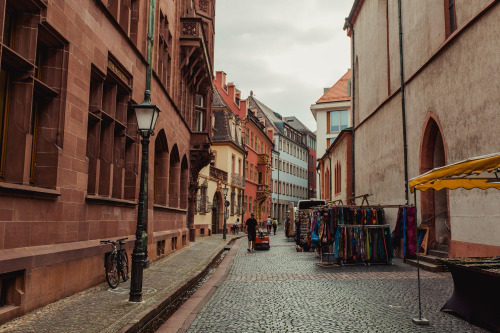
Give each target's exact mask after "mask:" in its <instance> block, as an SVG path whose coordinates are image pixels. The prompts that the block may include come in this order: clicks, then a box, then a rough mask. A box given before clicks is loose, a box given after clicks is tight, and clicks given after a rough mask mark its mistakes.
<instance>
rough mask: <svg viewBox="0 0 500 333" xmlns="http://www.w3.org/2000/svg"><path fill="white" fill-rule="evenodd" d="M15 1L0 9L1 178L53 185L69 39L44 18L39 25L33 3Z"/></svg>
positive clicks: (59, 139) (61, 124) (61, 131)
mask: <svg viewBox="0 0 500 333" xmlns="http://www.w3.org/2000/svg"><path fill="white" fill-rule="evenodd" d="M13 3H14V1H7V2H6V4H5V6H3V7H2V8H3V9H4V10H5V11H4V13H2V14H3V15H4V26H3V29H4V30H3V41H2V45H1V47H2V53H1V65H0V68H1V72H0V178H1V179H2V180H3V181H5V182H13V183H19V184H31V185H34V186H38V187H46V188H55V186H56V181H57V161H58V156H59V151H60V149H61V147H62V143H63V140H62V139H63V130H62V126H63V124H64V105H65V101H64V99H63V98H62V97H61V90H62V89H63V88H64V87H65V85H66V76H67V69H66V67H65V66H66V64H67V57H68V53H67V52H66V51H67V47H68V42H67V41H66V40H65V39H64V38H63V37H62V36H61V35H59V34H58V32H57V31H56V30H55V29H53V28H52V27H51V26H50V25H49V24H48V23H47V22H43V23H39V22H40V13H39V12H38V10H37V8H36V7H34V6H31V5H26V7H22V6H14V5H13ZM21 8H22V9H21ZM20 18H22V19H20ZM27 41H32V42H30V43H27ZM12 110H15V112H11V111H12ZM19 147H22V148H21V149H20V148H19ZM7 162H8V163H7Z"/></svg>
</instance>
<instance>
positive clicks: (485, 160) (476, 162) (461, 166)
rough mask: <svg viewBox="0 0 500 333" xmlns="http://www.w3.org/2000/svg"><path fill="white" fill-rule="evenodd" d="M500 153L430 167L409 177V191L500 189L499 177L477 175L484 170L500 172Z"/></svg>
mask: <svg viewBox="0 0 500 333" xmlns="http://www.w3.org/2000/svg"><path fill="white" fill-rule="evenodd" d="M499 168H500V153H495V154H490V155H483V156H477V157H473V158H469V159H467V160H464V161H460V162H457V163H453V164H449V165H446V166H443V167H440V168H436V169H432V170H430V171H428V172H426V173H424V174H422V175H420V176H418V177H415V178H412V179H410V184H409V185H410V191H411V192H412V193H413V192H414V191H415V190H420V191H425V190H428V189H430V188H431V189H434V190H442V189H444V188H446V189H451V190H455V189H457V188H464V189H467V190H470V189H472V188H480V189H483V190H485V189H488V188H496V189H500V178H498V177H491V178H484V177H481V178H480V177H478V175H479V174H481V173H482V172H484V171H487V172H494V173H495V176H496V173H497V172H500V169H499Z"/></svg>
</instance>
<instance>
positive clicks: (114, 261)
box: [101, 238, 128, 289]
mask: <svg viewBox="0 0 500 333" xmlns="http://www.w3.org/2000/svg"><path fill="white" fill-rule="evenodd" d="M127 239H128V238H122V239H118V240H116V241H110V240H105V241H101V244H111V245H112V247H113V251H111V253H110V254H109V256H108V258H107V259H106V263H105V265H104V267H105V269H106V281H107V282H108V285H109V286H110V287H111V288H112V289H115V288H116V287H118V284H119V283H120V277H121V279H122V281H123V282H125V281H127V280H128V256H127V252H125V249H122V245H124V244H125V243H126V242H125V240H127ZM116 244H119V246H120V248H119V249H117V248H116Z"/></svg>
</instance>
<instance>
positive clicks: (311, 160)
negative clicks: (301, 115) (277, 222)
mask: <svg viewBox="0 0 500 333" xmlns="http://www.w3.org/2000/svg"><path fill="white" fill-rule="evenodd" d="M283 119H285V121H286V123H287V124H288V125H290V126H292V127H293V128H295V129H296V130H298V131H299V132H300V133H302V142H303V143H305V144H306V146H307V147H308V148H309V154H308V155H309V156H308V157H307V165H308V168H307V198H308V199H312V198H316V149H317V148H316V134H314V133H313V132H311V130H310V129H309V128H307V127H306V126H305V125H304V124H303V123H301V122H300V120H298V119H297V117H284V118H283Z"/></svg>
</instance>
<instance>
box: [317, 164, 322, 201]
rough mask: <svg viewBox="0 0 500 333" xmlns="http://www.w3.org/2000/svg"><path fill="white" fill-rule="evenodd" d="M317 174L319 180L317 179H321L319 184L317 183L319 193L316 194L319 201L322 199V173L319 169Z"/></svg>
mask: <svg viewBox="0 0 500 333" xmlns="http://www.w3.org/2000/svg"><path fill="white" fill-rule="evenodd" d="M316 174H317V175H318V178H316V179H319V184H317V183H316V190H317V191H318V192H319V193H318V194H316V197H317V198H318V199H321V171H320V170H319V169H316Z"/></svg>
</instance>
